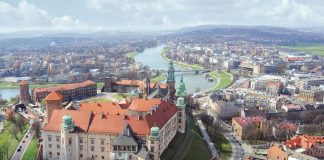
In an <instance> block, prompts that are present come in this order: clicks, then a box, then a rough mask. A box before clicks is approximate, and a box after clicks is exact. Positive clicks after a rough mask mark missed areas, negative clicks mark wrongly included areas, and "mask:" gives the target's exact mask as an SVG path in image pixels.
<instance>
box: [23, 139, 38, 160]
mask: <svg viewBox="0 0 324 160" xmlns="http://www.w3.org/2000/svg"><path fill="white" fill-rule="evenodd" d="M37 144H38V140H37V139H33V140H32V141H31V142H30V143H29V145H28V147H27V149H26V151H25V153H24V156H23V158H22V160H30V159H36V158H37V149H38V148H37Z"/></svg>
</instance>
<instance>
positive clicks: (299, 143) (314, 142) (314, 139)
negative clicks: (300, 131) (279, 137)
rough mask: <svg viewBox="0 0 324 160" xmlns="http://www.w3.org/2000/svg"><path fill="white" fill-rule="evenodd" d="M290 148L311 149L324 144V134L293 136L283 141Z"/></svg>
mask: <svg viewBox="0 0 324 160" xmlns="http://www.w3.org/2000/svg"><path fill="white" fill-rule="evenodd" d="M283 143H284V144H285V145H286V146H287V147H288V148H290V149H295V148H305V149H309V148H311V147H315V148H316V147H317V146H318V144H324V136H309V135H305V134H304V135H301V136H296V137H293V138H291V139H290V140H287V141H286V142H283Z"/></svg>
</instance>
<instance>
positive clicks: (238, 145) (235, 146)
mask: <svg viewBox="0 0 324 160" xmlns="http://www.w3.org/2000/svg"><path fill="white" fill-rule="evenodd" d="M198 102H199V103H200V104H201V105H200V108H201V109H202V110H204V111H205V112H206V113H207V114H208V115H210V116H212V117H214V118H215V121H214V123H216V122H219V123H220V124H221V126H222V129H223V135H224V136H225V138H226V139H227V140H228V142H229V143H230V144H231V146H232V155H231V158H230V159H232V160H240V159H243V157H244V150H243V148H242V142H241V141H240V140H239V139H238V138H235V136H234V134H233V132H232V127H231V125H229V124H226V123H225V122H224V121H222V120H220V119H219V118H218V116H217V114H216V113H215V112H214V111H213V109H211V107H210V106H209V105H208V100H207V97H202V98H199V99H198Z"/></svg>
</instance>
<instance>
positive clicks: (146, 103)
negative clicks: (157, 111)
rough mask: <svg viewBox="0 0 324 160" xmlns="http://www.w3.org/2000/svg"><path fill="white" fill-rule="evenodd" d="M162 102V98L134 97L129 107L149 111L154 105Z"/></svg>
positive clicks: (134, 109) (133, 109)
mask: <svg viewBox="0 0 324 160" xmlns="http://www.w3.org/2000/svg"><path fill="white" fill-rule="evenodd" d="M160 103H161V99H160V98H154V99H151V100H146V99H133V101H132V102H131V104H130V106H129V107H128V109H129V110H132V111H139V112H147V111H149V110H150V109H151V108H152V106H154V105H158V104H160Z"/></svg>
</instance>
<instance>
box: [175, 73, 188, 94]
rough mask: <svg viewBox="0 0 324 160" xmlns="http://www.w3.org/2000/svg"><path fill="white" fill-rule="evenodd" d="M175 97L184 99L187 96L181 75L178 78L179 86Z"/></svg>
mask: <svg viewBox="0 0 324 160" xmlns="http://www.w3.org/2000/svg"><path fill="white" fill-rule="evenodd" d="M176 96H177V97H186V96H187V91H186V84H185V83H184V81H183V75H181V77H180V84H179V88H178V89H177V93H176Z"/></svg>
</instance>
